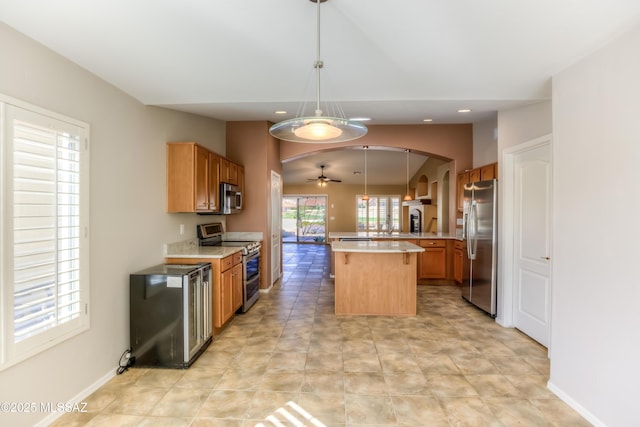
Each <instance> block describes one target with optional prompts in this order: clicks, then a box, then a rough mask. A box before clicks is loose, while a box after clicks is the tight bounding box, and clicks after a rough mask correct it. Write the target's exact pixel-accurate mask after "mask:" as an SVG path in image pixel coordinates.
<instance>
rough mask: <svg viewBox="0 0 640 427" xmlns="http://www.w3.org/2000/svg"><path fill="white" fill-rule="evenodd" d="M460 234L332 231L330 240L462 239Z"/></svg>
mask: <svg viewBox="0 0 640 427" xmlns="http://www.w3.org/2000/svg"><path fill="white" fill-rule="evenodd" d="M459 234H460V233H399V232H394V233H391V234H389V233H386V232H366V231H332V232H330V233H329V239H340V238H350V239H353V238H363V239H367V238H368V239H390V240H393V239H458V240H459V239H460V238H461V237H460V236H459Z"/></svg>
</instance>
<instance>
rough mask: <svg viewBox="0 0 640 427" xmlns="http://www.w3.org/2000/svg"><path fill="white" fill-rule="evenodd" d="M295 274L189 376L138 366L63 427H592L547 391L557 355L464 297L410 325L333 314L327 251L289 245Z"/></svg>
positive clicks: (438, 299) (288, 264) (422, 296)
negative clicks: (552, 357) (551, 359)
mask: <svg viewBox="0 0 640 427" xmlns="http://www.w3.org/2000/svg"><path fill="white" fill-rule="evenodd" d="M284 251H285V256H284V260H283V261H284V262H283V265H284V276H283V279H282V281H281V283H278V284H276V285H275V286H274V288H273V289H272V290H271V292H270V293H269V294H266V295H262V297H261V298H260V300H259V301H258V303H257V304H256V305H255V306H254V307H253V308H252V309H251V310H250V311H249V313H247V314H244V315H238V316H237V317H236V319H235V320H234V321H233V322H232V323H231V324H230V325H229V326H228V327H227V328H226V330H225V331H224V332H223V333H222V334H220V335H218V336H217V337H216V338H215V340H214V342H213V343H212V345H211V346H210V347H209V348H208V349H207V351H206V352H205V353H204V354H203V355H202V356H201V357H200V358H199V359H198V360H197V361H196V362H195V364H194V365H193V366H192V367H191V368H189V369H188V370H166V369H143V368H138V369H136V368H133V369H130V370H129V371H127V372H125V373H124V374H122V375H119V376H117V377H115V378H114V379H113V380H111V381H110V382H109V383H107V384H106V385H104V386H103V387H102V388H100V389H99V390H98V391H96V392H95V393H94V394H92V395H91V396H90V397H88V398H87V402H88V406H87V409H88V410H89V411H90V412H88V413H83V414H67V415H64V416H63V417H61V418H60V419H58V421H57V422H56V423H55V424H54V425H55V426H65V427H67V426H73V425H90V426H243V427H244V426H265V427H266V426H282V425H285V426H302V425H306V426H322V425H325V426H327V427H332V426H379V427H382V426H511V425H518V426H527V425H529V426H563V427H564V426H588V425H590V424H589V423H587V422H586V421H585V420H584V419H583V418H581V417H580V416H579V415H578V414H577V413H576V412H574V411H573V410H572V409H571V408H569V407H568V406H567V405H566V404H564V403H563V402H562V401H560V400H559V399H557V398H556V397H555V396H554V395H553V394H552V393H551V392H550V391H549V390H548V389H547V388H546V386H545V384H546V382H547V379H548V371H549V363H548V359H547V355H546V349H545V348H544V347H541V346H540V345H538V344H537V343H535V342H533V341H531V340H530V339H529V338H527V337H526V336H525V335H523V334H521V333H519V332H518V331H516V330H512V329H505V328H502V327H500V326H498V325H497V324H496V323H495V322H493V321H492V320H491V319H490V318H489V317H488V316H486V315H485V314H483V313H481V312H480V311H479V310H477V309H476V308H474V307H472V306H470V305H468V304H467V303H466V302H465V301H463V300H462V299H461V298H460V291H459V289H458V288H456V287H455V286H425V285H421V286H419V290H418V315H417V316H416V317H410V318H389V317H340V318H336V317H335V316H334V315H333V284H332V280H331V279H329V276H328V268H329V262H328V253H327V247H326V246H323V245H296V244H285V245H284Z"/></svg>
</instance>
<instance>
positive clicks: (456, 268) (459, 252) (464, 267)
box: [453, 240, 469, 284]
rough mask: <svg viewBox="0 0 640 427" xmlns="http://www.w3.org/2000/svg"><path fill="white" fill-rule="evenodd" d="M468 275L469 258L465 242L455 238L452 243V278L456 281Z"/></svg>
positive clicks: (459, 281)
mask: <svg viewBox="0 0 640 427" xmlns="http://www.w3.org/2000/svg"><path fill="white" fill-rule="evenodd" d="M468 277H469V259H468V258H467V244H466V243H465V242H464V241H461V240H456V241H455V242H454V244H453V278H454V280H455V281H456V283H460V284H461V283H462V281H463V280H464V279H466V278H468Z"/></svg>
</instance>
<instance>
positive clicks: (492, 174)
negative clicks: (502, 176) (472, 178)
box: [480, 163, 498, 181]
mask: <svg viewBox="0 0 640 427" xmlns="http://www.w3.org/2000/svg"><path fill="white" fill-rule="evenodd" d="M488 179H498V164H497V163H491V164H490V165H486V166H482V167H481V168H480V181H486V180H488Z"/></svg>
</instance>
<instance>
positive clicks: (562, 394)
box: [547, 381, 607, 427]
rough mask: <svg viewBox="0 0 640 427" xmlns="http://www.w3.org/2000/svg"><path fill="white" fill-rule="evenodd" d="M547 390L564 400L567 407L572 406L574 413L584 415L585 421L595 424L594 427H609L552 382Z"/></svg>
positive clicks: (548, 383)
mask: <svg viewBox="0 0 640 427" xmlns="http://www.w3.org/2000/svg"><path fill="white" fill-rule="evenodd" d="M547 388H548V389H549V390H551V391H552V392H553V394H555V395H556V396H558V397H559V398H560V400H562V401H563V402H564V403H566V404H567V405H569V406H571V408H573V410H574V411H576V412H577V413H578V414H580V415H582V417H583V418H584V419H585V420H587V421H589V422H590V423H591V424H593V425H594V427H607V425H606V424H605V423H603V422H602V421H600V420H599V419H598V417H596V416H595V415H593V414H592V413H591V412H589V411H587V410H586V409H585V407H584V406H582V405H580V404H579V403H578V402H576V401H575V400H573V399H572V398H571V396H569V395H568V394H566V393H565V392H564V391H562V390H561V389H560V388H558V387H556V386H555V385H554V384H553V383H552V382H551V381H549V382H547Z"/></svg>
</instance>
